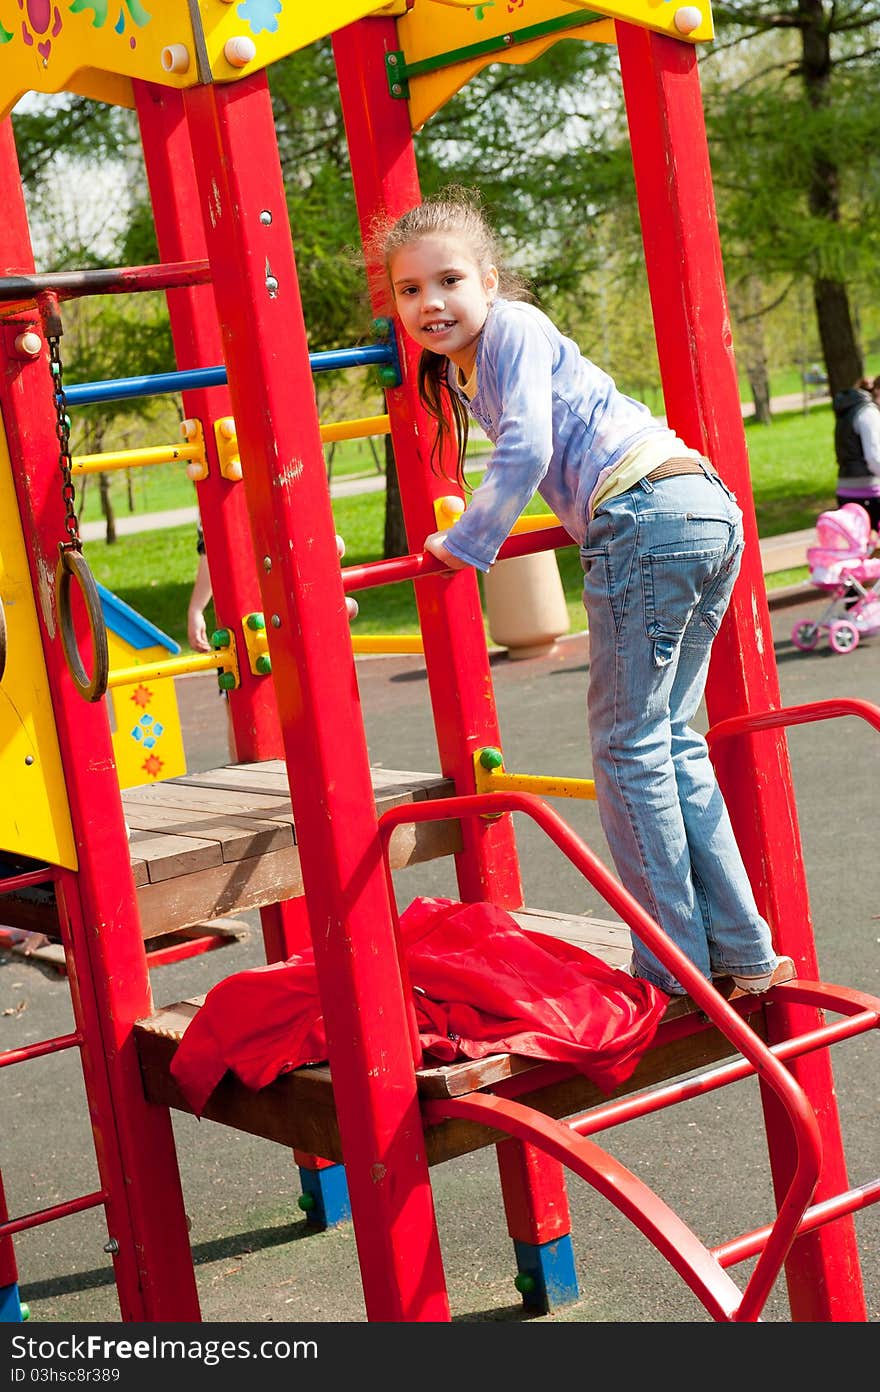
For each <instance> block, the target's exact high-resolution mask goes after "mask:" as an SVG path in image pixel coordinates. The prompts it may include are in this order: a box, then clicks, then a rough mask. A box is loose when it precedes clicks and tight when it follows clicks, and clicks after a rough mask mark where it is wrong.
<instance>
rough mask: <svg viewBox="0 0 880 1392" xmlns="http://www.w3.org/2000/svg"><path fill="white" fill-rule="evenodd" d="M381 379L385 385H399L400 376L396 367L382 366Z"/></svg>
mask: <svg viewBox="0 0 880 1392" xmlns="http://www.w3.org/2000/svg"><path fill="white" fill-rule="evenodd" d="M379 381H380V383H381V385H382V386H383V387H399V386H400V377H399V375H398V372H397V368H396V367H380V368H379Z"/></svg>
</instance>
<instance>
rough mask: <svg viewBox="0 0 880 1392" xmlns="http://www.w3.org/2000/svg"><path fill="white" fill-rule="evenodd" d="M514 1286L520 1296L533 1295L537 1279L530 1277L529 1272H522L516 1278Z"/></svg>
mask: <svg viewBox="0 0 880 1392" xmlns="http://www.w3.org/2000/svg"><path fill="white" fill-rule="evenodd" d="M513 1284H514V1285H515V1286H516V1288H517V1290H518V1291H519V1293H520V1295H531V1294H532V1291H533V1290H534V1289H535V1278H534V1276H529V1275H528V1273H527V1272H525V1271H520V1272H518V1274H517V1275H516V1276H515V1277H514V1280H513Z"/></svg>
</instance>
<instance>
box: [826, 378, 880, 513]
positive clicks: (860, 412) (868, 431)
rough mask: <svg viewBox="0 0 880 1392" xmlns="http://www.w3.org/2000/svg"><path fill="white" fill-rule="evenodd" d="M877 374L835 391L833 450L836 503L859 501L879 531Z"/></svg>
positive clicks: (879, 384) (879, 408)
mask: <svg viewBox="0 0 880 1392" xmlns="http://www.w3.org/2000/svg"><path fill="white" fill-rule="evenodd" d="M878 398H880V376H878V377H875V378H874V381H873V382H870V381H868V380H867V378H864V377H863V378H862V379H861V381H859V382H857V383H856V385H855V386H854V387H850V388H849V389H848V390H847V391H842V392H837V394H836V395H835V397H834V400H833V401H832V403H831V404H832V407H833V408H834V415H835V423H834V452H835V455H836V456H837V506H838V507H843V506H844V505H845V504H846V503H861V505H862V507H863V508H865V510H866V511H867V513H868V516H869V517H870V519H871V526H872V528H873V530H874V531H875V532H876V531H878V530H880V403H878Z"/></svg>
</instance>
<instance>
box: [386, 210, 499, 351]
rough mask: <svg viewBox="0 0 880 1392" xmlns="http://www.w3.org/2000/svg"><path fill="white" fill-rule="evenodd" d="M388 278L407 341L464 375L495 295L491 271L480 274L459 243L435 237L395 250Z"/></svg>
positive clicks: (495, 279)
mask: <svg viewBox="0 0 880 1392" xmlns="http://www.w3.org/2000/svg"><path fill="white" fill-rule="evenodd" d="M389 272H390V275H391V285H392V288H393V290H394V299H395V302H396V305H397V312H398V314H399V315H400V318H401V321H402V323H403V327H404V328H405V329H406V331H407V333H408V334H409V336H410V338H412V339H414V340H415V342H416V343H418V345H419V346H420V347H421V348H427V349H429V350H430V352H432V353H443V354H445V356H446V357H447V358H450V359H451V360H452V362H454V363H455V365H456V367H458V368H460V369H461V371H462V372H464V373H469V372H470V370H471V368H472V367H473V365H474V360H475V358H476V356H477V341H478V339H479V337H480V332H481V330H482V328H483V325H484V324H485V322H486V315H487V314H488V313H489V305H490V304H491V303H492V300H493V299H494V297H495V293H496V291H497V289H498V272H497V270H496V269H495V267H494V266H489V267H488V269H487V270H486V271H485V272H482V271H481V270H480V268H479V266H478V265H477V263H476V262H475V261H474V259H473V257H472V256H471V254H470V252H469V251H468V249H467V246H466V245H465V243H464V242H463V241H462V240H461V239H460V238H459V237H455V236H443V235H440V234H437V235H433V236H429V237H420V238H419V239H418V241H416V242H410V243H409V245H408V246H405V247H401V248H400V250H399V251H397V252H395V253H394V255H393V256H392V258H391V261H390V263H389Z"/></svg>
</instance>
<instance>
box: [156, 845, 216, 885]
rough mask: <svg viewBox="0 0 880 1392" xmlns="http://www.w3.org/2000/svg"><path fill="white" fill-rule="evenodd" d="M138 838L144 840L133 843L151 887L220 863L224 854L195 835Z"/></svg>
mask: <svg viewBox="0 0 880 1392" xmlns="http://www.w3.org/2000/svg"><path fill="white" fill-rule="evenodd" d="M141 836H142V837H143V840H139V841H137V842H135V844H136V846H137V853H138V856H139V858H140V859H141V860H142V861H143V863H144V864H145V865H146V867H147V873H148V875H149V878H150V883H151V884H156V883H157V882H158V881H160V880H170V879H172V878H174V877H175V876H177V875H187V874H193V873H194V872H195V871H198V870H206V869H208V868H209V867H210V866H212V865H221V864H222V863H223V854H222V852H221V850H220V847H219V846H218V845H217V842H216V841H200V840H199V839H198V837H196V836H161V835H155V834H153V835H149V836H148V835H146V834H145V833H143V832H142V833H141Z"/></svg>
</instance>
